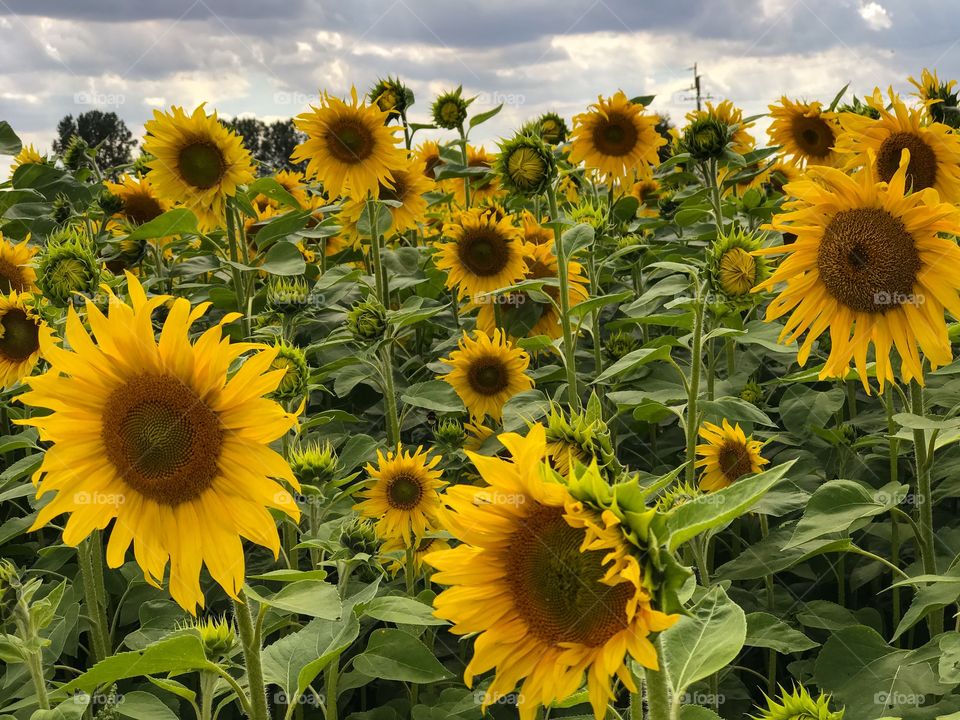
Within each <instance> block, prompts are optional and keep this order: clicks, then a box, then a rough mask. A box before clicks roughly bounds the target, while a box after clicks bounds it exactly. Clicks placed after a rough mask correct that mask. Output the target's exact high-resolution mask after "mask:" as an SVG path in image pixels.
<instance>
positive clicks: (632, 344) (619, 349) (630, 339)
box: [603, 330, 640, 361]
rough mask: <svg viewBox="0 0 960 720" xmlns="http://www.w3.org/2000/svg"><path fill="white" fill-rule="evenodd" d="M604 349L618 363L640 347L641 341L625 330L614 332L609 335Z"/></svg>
mask: <svg viewBox="0 0 960 720" xmlns="http://www.w3.org/2000/svg"><path fill="white" fill-rule="evenodd" d="M603 347H604V349H605V350H606V351H607V354H608V355H609V356H610V358H611V359H612V360H614V361H617V360H619V359H620V358H622V357H624V356H626V355H628V354H630V353H632V352H633V351H634V350H636V349H637V348H638V347H640V341H639V340H637V338H636V337H635V336H634V335H633V334H632V333H629V332H626V331H625V330H614V331H613V332H612V333H610V334H609V335H607V339H606V340H605V341H604V343H603Z"/></svg>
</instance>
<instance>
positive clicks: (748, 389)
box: [740, 380, 763, 407]
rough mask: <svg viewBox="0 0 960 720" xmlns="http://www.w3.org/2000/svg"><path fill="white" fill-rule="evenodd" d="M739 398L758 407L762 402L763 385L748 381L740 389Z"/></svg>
mask: <svg viewBox="0 0 960 720" xmlns="http://www.w3.org/2000/svg"><path fill="white" fill-rule="evenodd" d="M740 399H741V400H743V401H745V402H748V403H750V404H751V405H756V406H757V407H759V406H760V405H761V404H762V403H763V387H761V385H760V383H758V382H755V381H753V380H751V381H749V382H748V383H747V384H746V385H744V386H743V390H741V391H740Z"/></svg>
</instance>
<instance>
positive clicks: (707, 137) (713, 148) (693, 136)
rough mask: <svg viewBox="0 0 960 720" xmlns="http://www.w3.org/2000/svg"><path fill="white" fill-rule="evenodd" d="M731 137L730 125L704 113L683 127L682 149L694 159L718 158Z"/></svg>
mask: <svg viewBox="0 0 960 720" xmlns="http://www.w3.org/2000/svg"><path fill="white" fill-rule="evenodd" d="M731 139H732V136H731V133H730V126H729V125H727V124H726V123H725V122H723V121H722V120H720V119H718V118H716V117H713V116H712V115H703V116H699V117H696V118H694V119H693V120H691V121H690V123H689V124H688V125H687V126H686V127H685V128H684V129H683V135H682V136H681V137H680V149H681V150H682V151H683V152H686V153H690V156H691V157H692V158H693V159H694V160H700V161H704V160H716V159H718V158H720V157H722V156H723V154H724V152H725V151H726V150H727V146H728V145H729V144H730V141H731Z"/></svg>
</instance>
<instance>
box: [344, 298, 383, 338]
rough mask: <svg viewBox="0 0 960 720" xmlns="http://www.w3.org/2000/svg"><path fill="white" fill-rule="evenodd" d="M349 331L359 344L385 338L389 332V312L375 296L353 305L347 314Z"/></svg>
mask: <svg viewBox="0 0 960 720" xmlns="http://www.w3.org/2000/svg"><path fill="white" fill-rule="evenodd" d="M347 330H349V331H350V334H351V335H352V336H353V338H354V339H355V340H357V341H358V342H370V341H372V340H380V339H382V338H383V335H384V333H385V332H386V330H387V310H386V308H385V307H383V303H381V302H380V301H379V300H378V299H377V298H375V297H374V296H372V295H371V296H369V297H367V298H366V299H365V300H361V301H359V302H357V303H355V304H354V305H353V307H351V308H350V310H349V311H348V312H347Z"/></svg>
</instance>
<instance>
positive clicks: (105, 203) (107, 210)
mask: <svg viewBox="0 0 960 720" xmlns="http://www.w3.org/2000/svg"><path fill="white" fill-rule="evenodd" d="M97 204H98V205H100V209H101V210H103V214H104V215H108V216H109V215H115V214H116V213H118V212H120V211H121V210H123V199H122V198H120V197H118V196H116V195H114V194H113V193H112V192H110V191H109V190H107V191H105V192H103V193H102V194H101V195H100V197H99V198H98V199H97Z"/></svg>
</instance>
